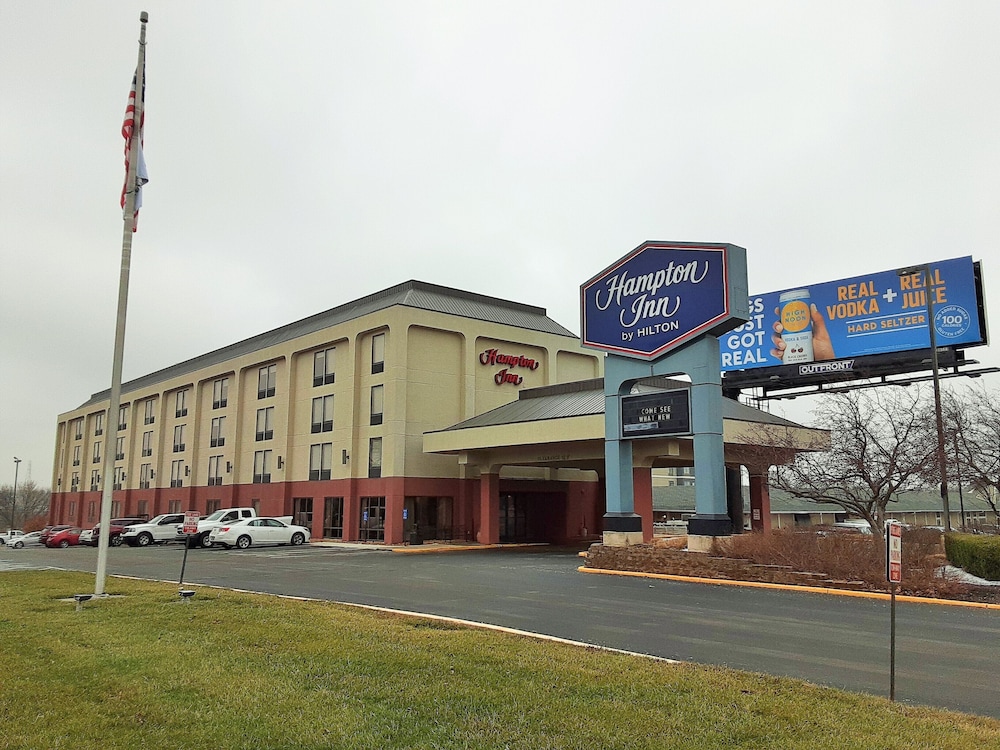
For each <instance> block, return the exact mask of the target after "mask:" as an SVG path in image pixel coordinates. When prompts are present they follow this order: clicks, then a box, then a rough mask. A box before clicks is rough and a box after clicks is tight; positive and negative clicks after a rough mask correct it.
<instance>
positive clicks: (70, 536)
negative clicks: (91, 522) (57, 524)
mask: <svg viewBox="0 0 1000 750" xmlns="http://www.w3.org/2000/svg"><path fill="white" fill-rule="evenodd" d="M81 531H83V529H81V528H80V527H78V526H67V527H66V528H65V529H60V530H59V531H54V532H52V533H51V534H49V538H48V539H46V540H45V546H46V547H63V548H66V547H69V546H71V545H77V544H79V543H80V532H81Z"/></svg>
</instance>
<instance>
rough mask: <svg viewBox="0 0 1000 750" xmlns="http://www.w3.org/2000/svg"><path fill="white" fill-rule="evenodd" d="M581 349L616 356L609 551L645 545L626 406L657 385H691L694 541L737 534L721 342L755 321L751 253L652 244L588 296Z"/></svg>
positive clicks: (608, 445) (593, 283) (584, 295)
mask: <svg viewBox="0 0 1000 750" xmlns="http://www.w3.org/2000/svg"><path fill="white" fill-rule="evenodd" d="M580 308H581V316H582V325H581V328H582V334H581V340H582V343H583V345H584V346H586V347H589V348H592V349H600V350H603V351H606V352H608V359H607V363H606V365H605V369H604V401H605V434H604V446H605V448H604V462H605V470H606V487H607V503H606V510H607V512H606V513H605V516H604V543H605V544H608V545H612V546H622V545H626V544H633V543H637V542H641V541H642V518H641V517H640V516H638V515H637V514H636V513H635V500H634V487H633V482H632V442H631V439H627V438H624V437H623V434H624V433H623V427H622V412H621V400H622V397H623V396H627V395H628V393H629V391H630V389H631V387H632V384H633V383H635V382H636V381H638V380H640V379H642V378H648V377H650V376H668V375H678V374H686V375H688V376H690V378H691V426H692V434H693V439H694V460H695V476H696V477H697V481H696V483H695V512H696V514H695V517H694V518H692V519H691V521H690V522H689V523H688V531H689V537H690V536H696V537H698V536H704V537H714V536H720V535H726V534H729V533H731V531H732V527H731V523H730V521H729V516H728V513H727V503H726V487H725V460H724V456H723V442H722V398H723V396H722V377H721V373H720V372H719V356H720V351H719V341H718V338H717V336H719V335H721V334H723V333H725V332H727V331H730V330H732V329H733V328H735V327H736V326H738V325H740V324H742V323H745V322H746V321H747V320H749V317H750V313H749V304H748V295H747V274H746V250H744V249H743V248H741V247H737V246H735V245H728V244H711V243H708V244H705V243H688V242H645V243H643V244H642V245H640V246H639V247H637V248H636V249H635V250H633V251H632V252H631V253H629V254H628V255H626V256H625V257H623V258H621V259H620V260H618V261H617V262H616V263H614V264H612V265H611V266H609V267H608V268H606V269H604V270H603V271H601V272H600V273H599V274H597V275H596V276H594V277H593V278H592V279H590V280H589V281H587V282H586V283H585V284H583V285H582V286H581V287H580Z"/></svg>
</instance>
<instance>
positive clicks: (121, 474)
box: [114, 466, 125, 515]
mask: <svg viewBox="0 0 1000 750" xmlns="http://www.w3.org/2000/svg"><path fill="white" fill-rule="evenodd" d="M124 481H125V467H124V466H116V467H115V478H114V489H116V490H120V489H121V488H122V484H123V483H124ZM115 515H117V514H115Z"/></svg>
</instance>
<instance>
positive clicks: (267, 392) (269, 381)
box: [257, 365, 278, 398]
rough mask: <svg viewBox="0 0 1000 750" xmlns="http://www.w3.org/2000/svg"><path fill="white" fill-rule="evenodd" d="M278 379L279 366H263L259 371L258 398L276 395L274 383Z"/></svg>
mask: <svg viewBox="0 0 1000 750" xmlns="http://www.w3.org/2000/svg"><path fill="white" fill-rule="evenodd" d="M277 379H278V366H277V365H268V366H267V367H261V368H260V370H259V372H258V373H257V398H269V397H271V396H273V395H274V384H275V382H276V381H277Z"/></svg>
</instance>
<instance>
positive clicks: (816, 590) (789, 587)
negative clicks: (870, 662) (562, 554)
mask: <svg viewBox="0 0 1000 750" xmlns="http://www.w3.org/2000/svg"><path fill="white" fill-rule="evenodd" d="M577 572H580V573H601V574H604V575H610V576H631V577H632V578H654V579H658V580H661V581H678V582H681V583H707V584H713V585H716V586H744V587H746V588H758V589H773V590H776V591H798V592H802V593H807V594H828V595H830V596H853V597H856V598H859V599H881V600H883V601H889V600H890V599H891V598H892V595H891V594H883V593H881V592H877V591H850V590H847V589H834V588H826V587H824V586H796V585H794V584H790V583H764V582H762V581H733V580H730V579H728V578H695V577H694V576H677V575H670V574H667V573H638V572H636V571H633V570H605V569H604V568H588V567H586V566H584V565H581V566H580V567H579V568H577ZM896 601H900V602H910V603H912V604H941V605H945V606H952V607H972V608H974V609H995V610H998V611H1000V604H987V603H985V602H963V601H959V600H955V599H931V598H929V597H926V596H908V595H906V594H897V595H896Z"/></svg>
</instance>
